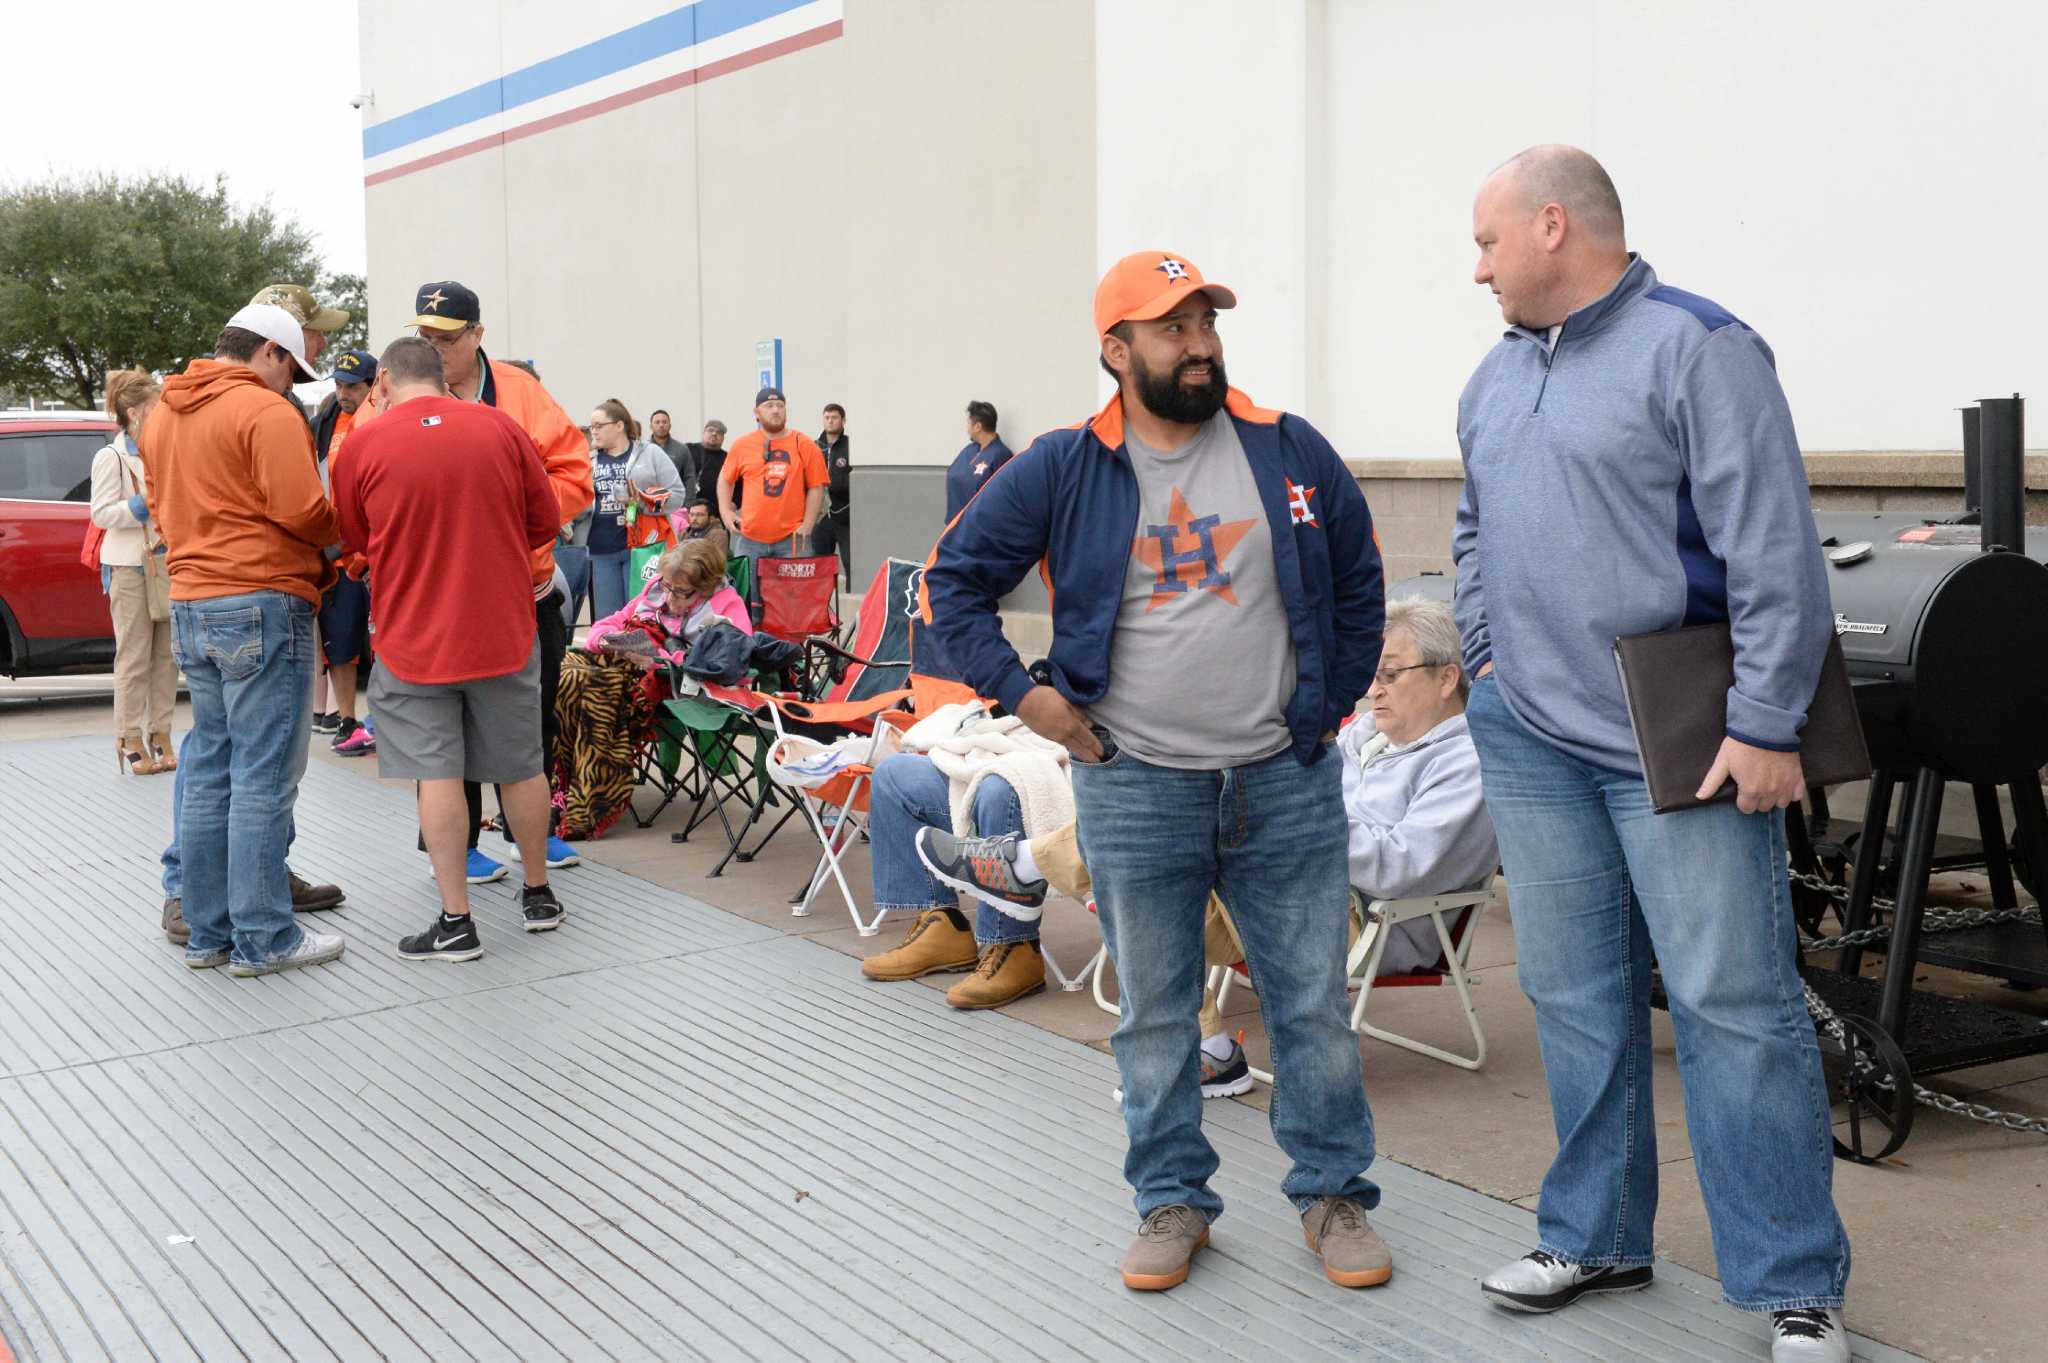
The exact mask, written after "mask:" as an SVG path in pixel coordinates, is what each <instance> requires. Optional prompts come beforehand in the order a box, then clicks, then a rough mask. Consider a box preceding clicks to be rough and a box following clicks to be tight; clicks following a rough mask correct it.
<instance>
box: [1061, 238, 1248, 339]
mask: <svg viewBox="0 0 2048 1363" xmlns="http://www.w3.org/2000/svg"><path fill="white" fill-rule="evenodd" d="M1198 291H1199V292H1203V293H1207V294H1208V295H1209V301H1210V302H1211V303H1213V304H1215V305H1216V306H1217V307H1218V308H1234V307H1236V306H1237V295H1236V294H1234V293H1232V292H1231V291H1230V290H1229V289H1226V288H1224V287H1223V286H1222V285H1221V284H1211V283H1209V282H1208V281H1207V280H1205V279H1203V278H1202V272H1201V271H1200V270H1198V269H1196V268H1195V266H1194V263H1193V262H1192V261H1190V260H1188V258H1187V257H1185V256H1177V255H1175V254H1174V253H1173V252H1171V251H1134V252H1132V253H1131V254H1130V255H1127V256H1125V257H1124V258H1123V259H1122V260H1119V261H1118V262H1117V263H1116V264H1114V265H1112V266H1110V267H1109V273H1108V274H1106V275H1104V276H1103V277H1102V282H1101V283H1100V284H1098V285H1096V286H1095V334H1096V335H1098V336H1100V335H1102V334H1103V333H1104V332H1106V331H1108V330H1109V329H1110V328H1111V327H1113V326H1115V325H1116V324H1117V323H1118V322H1149V321H1151V320H1152V319H1153V318H1155V317H1164V316H1165V315H1166V314H1167V313H1169V312H1172V311H1173V310H1174V309H1175V308H1177V307H1179V306H1180V301H1181V300H1182V299H1183V298H1186V297H1187V296H1188V295H1189V294H1191V293H1195V292H1198Z"/></svg>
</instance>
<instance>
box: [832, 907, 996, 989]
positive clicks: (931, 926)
mask: <svg viewBox="0 0 2048 1363" xmlns="http://www.w3.org/2000/svg"><path fill="white" fill-rule="evenodd" d="M973 965H974V933H973V932H972V931H970V930H968V929H967V928H956V927H954V926H953V920H952V919H950V918H948V917H946V911H945V910H944V909H926V910H925V911H924V912H923V913H921V914H919V915H918V916H917V921H916V922H915V923H912V924H911V925H910V931H909V932H907V933H905V934H904V937H903V945H902V946H900V947H896V948H894V949H893V950H890V951H884V952H882V953H881V954H880V955H877V956H870V957H868V958H867V959H866V960H865V961H862V962H861V963H860V973H861V974H863V975H865V976H867V977H868V978H869V979H871V980H914V979H916V978H917V977H918V976H920V975H930V974H932V973H934V972H935V971H940V970H967V969H970V968H972V967H973Z"/></svg>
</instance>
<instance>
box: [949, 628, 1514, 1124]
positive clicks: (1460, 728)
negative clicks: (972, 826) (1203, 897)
mask: <svg viewBox="0 0 2048 1363" xmlns="http://www.w3.org/2000/svg"><path fill="white" fill-rule="evenodd" d="M1458 658H1459V648H1458V627H1457V625H1456V624H1455V623H1454V622H1453V621H1452V619H1451V608H1450V607H1449V606H1447V605H1445V604H1443V603H1442V602H1438V601H1423V600H1420V599H1417V598H1413V597H1409V598H1403V599H1400V600H1396V601H1393V602H1390V603H1388V606H1387V623H1386V630H1385V642H1384V644H1383V646H1382V648H1381V651H1380V666H1379V671H1378V672H1377V673H1375V674H1374V676H1373V680H1372V688H1371V689H1370V690H1369V691H1367V692H1366V701H1367V703H1368V704H1369V705H1370V707H1371V708H1370V710H1369V711H1368V712H1366V713H1364V714H1361V715H1359V716H1358V717H1357V718H1356V719H1354V720H1352V721H1351V722H1350V723H1349V724H1347V725H1345V726H1344V730H1343V732H1342V733H1340V734H1339V735H1338V736H1337V742H1336V747H1335V752H1334V754H1333V755H1334V756H1335V757H1336V758H1337V759H1338V760H1339V761H1341V762H1343V764H1344V771H1343V778H1344V810H1345V813H1346V814H1347V815H1348V816H1349V821H1350V825H1351V846H1350V861H1351V884H1352V887H1353V888H1354V889H1355V890H1356V891H1357V892H1358V894H1359V896H1360V898H1361V900H1363V901H1370V900H1374V899H1405V898H1409V897H1412V896H1415V895H1424V894H1444V893H1448V892H1450V891H1452V890H1463V889H1469V888H1472V887H1474V886H1477V885H1480V884H1483V883H1484V882H1485V881H1486V880H1487V878H1488V877H1490V876H1491V875H1492V874H1493V872H1494V868H1495V866H1496V865H1497V864H1498V862H1499V860H1500V849H1499V848H1498V847H1497V846H1496V845H1495V843H1494V836H1493V823H1492V821H1491V820H1490V819H1488V818H1487V815H1486V802H1485V798H1484V796H1483V795H1482V793H1481V791H1480V786H1479V755H1478V753H1477V752H1476V751H1475V750H1474V749H1473V747H1472V739H1471V737H1470V736H1469V735H1468V734H1467V733H1466V731H1465V695H1466V692H1467V691H1468V690H1469V689H1470V683H1469V682H1468V681H1467V679H1466V678H1465V675H1464V673H1463V670H1462V669H1461V668H1460V666H1459V663H1458ZM918 855H919V856H920V857H921V858H922V859H923V861H924V864H925V866H926V867H927V868H928V869H929V870H930V871H931V872H932V874H933V875H934V876H936V877H937V878H938V879H939V880H941V881H943V882H944V883H945V884H947V885H950V886H953V887H955V888H957V889H960V890H964V891H966V892H967V893H969V894H971V895H974V896H975V897H976V898H978V899H980V900H981V901H982V902H984V903H986V904H990V905H993V906H995V907H996V908H998V909H1001V910H1002V911H1003V912H1004V913H1006V914H1011V915H1015V916H1017V917H1020V918H1024V919H1026V920H1027V921H1032V922H1033V923H1034V924H1035V921H1036V919H1037V917H1038V915H1039V912H1040V905H1042V904H1043V903H1044V902H1045V896H1046V891H1047V889H1048V888H1051V889H1056V890H1058V891H1059V892H1060V893H1062V894H1066V895H1070V896H1072V897H1074V898H1076V899H1081V898H1086V897H1087V895H1088V892H1089V889H1090V885H1091V882H1090V879H1089V876H1088V868H1087V867H1086V866H1084V865H1083V864H1082V863H1081V858H1080V854H1079V852H1078V850H1077V847H1076V842H1075V838H1074V830H1073V828H1072V827H1071V826H1069V827H1067V828H1063V829H1060V830H1059V831H1058V832H1056V833H1053V834H1050V835H1048V836H1046V837H1043V838H1035V839H1031V840H1028V841H1027V840H1024V839H1019V838H1015V837H1008V838H1004V837H993V838H955V837H951V836H949V835H947V834H946V833H945V832H943V831H942V830H939V829H927V830H925V831H924V832H922V833H920V834H919V836H918ZM1207 928H1208V932H1207V938H1208V941H1207V946H1208V958H1209V963H1210V964H1211V965H1235V964H1236V963H1237V962H1238V961H1240V960H1242V959H1243V958H1244V951H1243V948H1242V946H1241V945H1240V944H1239V943H1238V940H1237V930H1236V928H1235V927H1234V926H1233V925H1232V924H1231V921H1230V913H1229V910H1228V909H1226V908H1225V907H1224V905H1223V902H1222V900H1220V899H1218V898H1217V897H1215V896H1213V895H1212V896H1210V899H1209V908H1208V924H1207ZM1361 928H1362V925H1361V924H1360V923H1359V922H1358V921H1357V918H1356V916H1355V915H1354V918H1353V921H1352V925H1351V936H1352V938H1353V940H1354V941H1355V940H1356V939H1357V936H1358V933H1359V932H1360V930H1361ZM1391 931H1392V934H1393V935H1392V936H1391V937H1390V938H1389V939H1388V941H1387V946H1386V951H1385V953H1384V954H1383V955H1382V956H1381V958H1380V973H1381V974H1383V975H1398V974H1406V973H1408V972H1410V971H1414V970H1418V969H1426V968H1429V967H1431V966H1434V965H1436V964H1438V958H1439V957H1440V956H1441V955H1442V947H1441V945H1440V944H1439V943H1438V941H1437V937H1436V928H1435V925H1434V924H1432V923H1431V922H1430V920H1428V919H1427V918H1423V919H1418V920H1416V921H1414V922H1411V923H1403V924H1398V925H1396V926H1395V927H1394V928H1393V929H1392V930H1391ZM1201 1068H1202V1093H1203V1095H1204V1096H1205V1097H1210V1098H1216V1097H1223V1096H1226V1095H1229V1094H1233V1093H1243V1092H1244V1091H1245V1090H1246V1089H1249V1088H1250V1087H1251V1076H1250V1073H1249V1070H1248V1066H1247V1065H1246V1062H1245V1058H1244V1052H1243V1049H1242V1048H1241V1047H1239V1046H1238V1045H1237V1043H1236V1042H1235V1041H1233V1040H1232V1039H1230V1038H1229V1037H1228V1036H1226V1035H1225V1034H1224V1031H1223V1020H1222V1018H1221V1017H1219V1016H1218V1015H1217V1012H1216V1006H1215V1002H1214V1000H1213V999H1212V998H1211V997H1209V996H1207V995H1204V997H1203V1000H1202V1057H1201Z"/></svg>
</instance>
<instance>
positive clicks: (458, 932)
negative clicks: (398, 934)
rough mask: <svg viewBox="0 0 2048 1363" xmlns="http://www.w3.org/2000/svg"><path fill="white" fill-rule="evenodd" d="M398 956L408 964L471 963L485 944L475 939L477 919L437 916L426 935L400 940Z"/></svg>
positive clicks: (482, 950)
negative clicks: (427, 962)
mask: <svg viewBox="0 0 2048 1363" xmlns="http://www.w3.org/2000/svg"><path fill="white" fill-rule="evenodd" d="M398 954H399V955H400V956H401V957H403V958H404V959H406V960H408V961H474V960H475V959H476V958H477V957H479V956H481V955H483V954H484V944H483V943H482V941H480V940H478V938H477V935H476V919H475V918H474V917H472V916H471V915H469V914H464V915H463V916H462V917H460V918H450V917H448V915H446V914H437V915H435V917H434V923H433V926H432V927H430V928H428V929H427V930H426V931H425V932H423V933H420V934H419V935H418V936H416V937H405V938H401V939H400V940H399V943H398Z"/></svg>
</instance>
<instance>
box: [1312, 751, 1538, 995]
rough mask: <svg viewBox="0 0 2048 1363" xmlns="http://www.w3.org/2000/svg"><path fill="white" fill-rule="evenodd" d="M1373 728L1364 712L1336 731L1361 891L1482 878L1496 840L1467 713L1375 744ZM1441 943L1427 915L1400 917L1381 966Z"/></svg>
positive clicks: (1448, 886)
mask: <svg viewBox="0 0 2048 1363" xmlns="http://www.w3.org/2000/svg"><path fill="white" fill-rule="evenodd" d="M1376 737H1378V735H1377V733H1376V732H1375V731H1374V729H1373V723H1372V716H1370V715H1361V716H1359V717H1358V719H1356V720H1355V721H1353V722H1352V723H1350V724H1347V725H1345V726H1344V729H1343V732H1341V733H1339V734H1338V735H1337V755H1338V756H1339V757H1341V758H1342V759H1343V763H1344V766H1343V775H1344V814H1345V818H1346V821H1347V822H1348V823H1349V824H1350V825H1351V841H1350V849H1349V856H1350V865H1351V883H1352V884H1353V885H1355V886H1357V887H1358V889H1359V891H1360V892H1361V893H1363V894H1364V895H1365V896H1366V897H1367V898H1368V899H1411V898H1414V897H1415V896H1417V895H1429V894H1449V893H1451V892H1452V891H1453V890H1469V889H1473V888H1476V887H1478V886H1480V885H1483V884H1485V883H1486V882H1487V881H1488V880H1489V879H1491V878H1492V876H1493V872H1494V868H1495V867H1496V866H1498V865H1499V864H1500V848H1499V846H1498V845H1496V844H1495V842H1494V837H1493V820H1492V819H1490V818H1488V817H1487V814H1486V797H1485V796H1484V794H1483V793H1482V792H1481V791H1480V787H1479V754H1478V752H1477V751H1476V750H1475V749H1474V748H1473V747H1472V736H1471V734H1470V733H1468V732H1467V731H1466V728H1465V717H1464V716H1463V715H1452V716H1451V717H1450V718H1449V719H1446V720H1444V721H1442V722H1441V723H1439V724H1438V725H1437V726H1436V727H1435V728H1433V729H1431V730H1430V731H1429V732H1428V733H1426V734H1424V735H1423V736H1422V737H1420V738H1418V739H1416V740H1415V741H1414V742H1412V743H1399V744H1391V745H1389V746H1387V747H1385V748H1383V749H1380V750H1379V751H1377V752H1373V749H1375V748H1377V747H1378V745H1377V744H1375V743H1374V742H1373V740H1374V739H1375V738H1376ZM1368 753H1371V754H1372V755H1371V756H1369V757H1368V756H1366V754H1368ZM1442 950H1443V948H1442V946H1441V944H1440V943H1439V942H1438V941H1437V937H1436V927H1435V925H1434V924H1432V923H1431V922H1430V921H1429V920H1428V919H1427V918H1421V919H1416V920H1415V921H1413V922H1409V923H1402V924H1399V925H1398V926H1396V927H1395V929H1394V933H1393V936H1391V937H1390V938H1388V939H1387V950H1386V954H1385V955H1384V956H1382V957H1381V958H1380V973H1382V974H1400V973H1404V972H1406V971H1410V970H1416V969H1419V968H1421V967H1424V966H1428V965H1432V964H1434V963H1435V961H1436V958H1437V957H1438V956H1439V955H1440V954H1441V953H1442Z"/></svg>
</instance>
